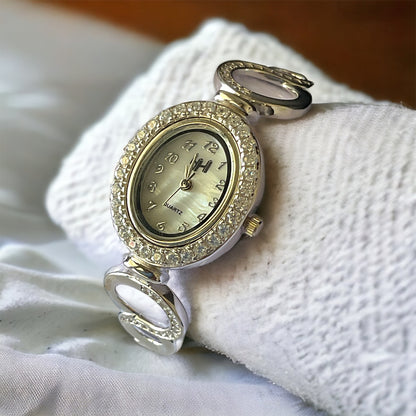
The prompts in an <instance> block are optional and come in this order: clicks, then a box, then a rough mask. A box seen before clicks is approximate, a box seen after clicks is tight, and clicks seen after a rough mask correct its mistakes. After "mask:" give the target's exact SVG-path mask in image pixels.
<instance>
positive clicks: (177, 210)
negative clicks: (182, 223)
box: [163, 202, 182, 215]
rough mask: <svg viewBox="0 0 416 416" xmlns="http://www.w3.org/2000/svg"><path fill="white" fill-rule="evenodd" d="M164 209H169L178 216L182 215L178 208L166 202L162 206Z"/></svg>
mask: <svg viewBox="0 0 416 416" xmlns="http://www.w3.org/2000/svg"><path fill="white" fill-rule="evenodd" d="M163 205H164V206H165V207H166V208H169V209H171V210H172V211H174V212H176V213H177V214H179V215H182V211H181V210H180V209H179V208H176V207H174V206H173V205H171V204H169V203H168V202H165V203H164V204H163Z"/></svg>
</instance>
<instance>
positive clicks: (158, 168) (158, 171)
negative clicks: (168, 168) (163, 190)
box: [155, 164, 163, 173]
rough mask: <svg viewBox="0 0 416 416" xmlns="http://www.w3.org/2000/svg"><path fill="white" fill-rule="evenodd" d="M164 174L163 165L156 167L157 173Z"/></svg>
mask: <svg viewBox="0 0 416 416" xmlns="http://www.w3.org/2000/svg"><path fill="white" fill-rule="evenodd" d="M162 172H163V165H161V164H159V165H157V166H156V170H155V173H162Z"/></svg>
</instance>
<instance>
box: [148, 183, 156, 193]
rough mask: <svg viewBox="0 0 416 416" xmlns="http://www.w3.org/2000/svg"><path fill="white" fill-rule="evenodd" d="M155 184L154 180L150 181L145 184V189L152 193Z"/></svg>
mask: <svg viewBox="0 0 416 416" xmlns="http://www.w3.org/2000/svg"><path fill="white" fill-rule="evenodd" d="M156 186H157V184H156V182H155V181H152V182H150V183H149V185H147V189H148V190H149V192H152V193H153V192H154V191H155V190H156Z"/></svg>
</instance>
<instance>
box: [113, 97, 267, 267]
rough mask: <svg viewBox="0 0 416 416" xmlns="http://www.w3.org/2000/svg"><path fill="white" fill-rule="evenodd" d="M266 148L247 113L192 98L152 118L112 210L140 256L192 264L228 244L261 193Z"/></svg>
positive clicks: (136, 140) (127, 154)
mask: <svg viewBox="0 0 416 416" xmlns="http://www.w3.org/2000/svg"><path fill="white" fill-rule="evenodd" d="M262 184H263V180H262V164H261V152H260V149H259V146H258V143H257V140H256V139H255V137H254V136H253V134H252V132H251V129H250V126H249V125H248V123H247V121H246V120H245V118H244V116H243V114H242V113H239V112H236V111H235V110H233V109H232V108H229V107H227V106H226V105H223V104H221V103H217V102H212V101H191V102H187V103H182V104H178V105H175V106H173V107H170V108H167V109H165V110H163V111H161V112H160V113H159V114H157V115H156V116H155V117H154V118H153V119H151V120H149V121H148V122H147V123H146V124H145V125H144V126H142V128H141V129H140V130H139V131H138V132H137V133H136V134H135V136H134V137H133V138H132V139H131V140H130V141H129V143H128V144H127V145H126V147H125V148H124V152H123V154H122V155H121V157H120V160H119V163H118V164H117V166H116V169H115V172H114V181H113V184H112V187H111V212H112V218H113V223H114V226H115V227H116V230H117V233H118V235H119V237H120V239H121V240H122V241H123V242H124V243H125V245H126V246H127V247H128V249H129V251H130V252H131V253H132V254H133V255H134V257H135V258H136V259H140V261H142V262H144V263H146V264H148V265H152V266H156V267H166V268H183V267H188V266H189V267H193V266H196V265H200V264H204V263H206V262H208V261H212V260H213V259H215V258H216V257H219V256H220V255H221V254H223V253H225V252H226V251H227V250H229V249H230V248H231V247H232V246H233V245H234V244H235V243H236V242H237V241H238V239H239V238H240V236H241V234H242V233H243V232H244V230H245V228H244V227H245V225H244V223H245V221H246V218H247V215H249V214H250V213H251V212H253V211H254V209H255V208H256V207H257V204H258V202H259V201H260V199H261V195H262V192H263V185H262Z"/></svg>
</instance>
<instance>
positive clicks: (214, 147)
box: [202, 140, 220, 154]
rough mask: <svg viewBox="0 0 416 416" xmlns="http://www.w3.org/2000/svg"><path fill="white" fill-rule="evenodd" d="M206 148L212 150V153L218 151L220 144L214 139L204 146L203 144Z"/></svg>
mask: <svg viewBox="0 0 416 416" xmlns="http://www.w3.org/2000/svg"><path fill="white" fill-rule="evenodd" d="M202 147H203V148H204V149H205V150H208V152H211V153H212V154H215V153H217V150H218V149H219V147H220V146H219V144H218V143H215V142H213V141H211V140H210V141H208V142H205V144H204V146H202Z"/></svg>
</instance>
